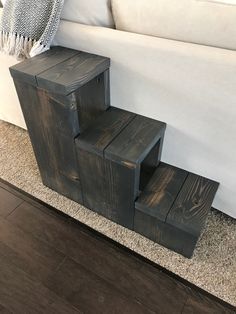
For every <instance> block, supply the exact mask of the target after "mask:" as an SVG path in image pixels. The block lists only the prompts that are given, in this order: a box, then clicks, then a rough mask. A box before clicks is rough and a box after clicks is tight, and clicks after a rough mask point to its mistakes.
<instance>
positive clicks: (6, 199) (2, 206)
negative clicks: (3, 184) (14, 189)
mask: <svg viewBox="0 0 236 314" xmlns="http://www.w3.org/2000/svg"><path fill="white" fill-rule="evenodd" d="M21 203H23V200H22V199H21V198H19V197H17V196H15V195H13V194H11V193H9V192H8V191H6V190H5V189H3V188H0V216H1V217H6V216H7V215H9V214H10V213H11V212H12V211H13V210H14V209H15V208H16V207H17V206H19V205H20V204H21Z"/></svg>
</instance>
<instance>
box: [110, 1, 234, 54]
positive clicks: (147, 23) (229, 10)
mask: <svg viewBox="0 0 236 314" xmlns="http://www.w3.org/2000/svg"><path fill="white" fill-rule="evenodd" d="M112 10H113V17H114V20H115V25H116V28H117V29H119V30H123V31H129V32H135V33H140V34H146V35H151V36H157V37H163V38H168V39H174V40H181V41H186V42H191V43H197V44H204V45H209V46H215V47H221V48H228V49H233V50H235V49H236V24H235V23H236V0H148V1H147V0H135V1H133V0H112Z"/></svg>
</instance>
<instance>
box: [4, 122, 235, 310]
mask: <svg viewBox="0 0 236 314" xmlns="http://www.w3.org/2000/svg"><path fill="white" fill-rule="evenodd" d="M0 177H1V178H2V179H4V180H6V181H8V182H10V183H12V184H13V185H15V186H17V187H19V188H21V189H22V190H24V191H26V192H28V193H30V194H31V195H33V196H35V197H37V198H39V199H41V200H42V201H44V202H46V203H48V204H50V205H52V206H54V207H56V208H57V209H59V210H61V211H63V212H65V213H67V214H69V215H70V216H72V217H74V218H75V219H77V220H79V221H81V222H83V223H85V224H87V225H89V226H90V227H92V228H94V229H96V230H98V231H99V232H101V233H103V234H105V235H106V236H108V237H110V238H112V239H114V240H116V241H117V242H120V243H121V244H123V245H125V246H127V247H128V248H130V249H132V250H134V251H136V252H137V253H139V254H141V255H143V256H145V257H147V258H148V259H150V260H152V261H153V262H155V263H157V264H159V265H161V266H163V267H165V268H167V269H169V270H170V271H172V272H174V273H176V274H177V275H180V276H181V277H183V278H185V279H187V280H188V281H190V282H192V283H194V284H196V285H197V286H199V287H201V288H203V289H205V290H207V291H208V292H210V293H212V294H214V295H215V296H217V297H219V298H221V299H223V300H225V301H227V302H229V303H231V304H232V305H236V221H235V220H233V219H230V218H226V217H225V216H223V215H221V214H220V213H218V212H216V211H212V212H211V213H210V215H209V218H208V221H207V226H206V229H205V232H204V233H203V235H202V237H201V239H200V241H199V243H198V245H197V248H196V250H195V254H194V257H193V258H192V259H191V260H189V259H186V258H184V257H182V256H180V255H178V254H176V253H173V252H171V251H169V250H168V249H165V248H163V247H161V246H160V245H158V244H156V243H153V242H152V241H150V240H148V239H145V238H144V237H142V236H140V235H138V234H136V233H135V232H132V231H129V230H127V229H125V228H123V227H121V226H118V225H116V224H115V223H113V222H111V221H109V220H107V219H105V218H103V217H101V216H99V215H97V214H95V213H93V212H92V211H90V210H88V209H86V208H84V207H83V206H80V205H78V204H77V203H74V202H72V201H70V200H68V199H67V198H65V197H63V196H61V195H58V194H57V193H56V192H53V191H52V190H50V189H48V188H46V187H45V186H43V184H42V183H41V180H40V175H39V172H38V169H37V165H36V162H35V158H34V155H33V151H32V148H31V144H30V141H29V137H28V133H27V132H26V131H24V130H22V129H20V128H17V127H15V126H13V125H10V124H8V123H5V122H1V121H0Z"/></svg>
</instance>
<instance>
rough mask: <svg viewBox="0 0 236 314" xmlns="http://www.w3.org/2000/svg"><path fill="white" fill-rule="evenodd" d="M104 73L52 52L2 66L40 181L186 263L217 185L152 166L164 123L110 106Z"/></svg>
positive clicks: (87, 61) (102, 63) (103, 66)
mask: <svg viewBox="0 0 236 314" xmlns="http://www.w3.org/2000/svg"><path fill="white" fill-rule="evenodd" d="M109 67H110V60H109V59H108V58H104V57H101V56H97V55H92V54H88V53H85V52H79V51H75V50H71V49H67V48H63V47H54V48H52V49H51V50H49V51H47V52H46V53H44V54H42V55H39V56H37V57H34V58H32V59H28V60H26V61H24V62H22V63H19V64H17V65H15V66H13V67H11V68H10V71H11V74H12V76H13V78H14V83H15V86H16V90H17V93H18V97H19V100H20V103H21V107H22V111H23V114H24V117H25V121H26V124H27V127H28V131H29V135H30V138H31V142H32V145H33V149H34V153H35V156H36V159H37V163H38V166H39V170H40V173H41V177H42V181H43V183H44V184H45V185H46V186H48V187H49V188H51V189H53V190H55V191H57V192H58V193H60V194H63V195H65V196H67V197H68V198H70V199H72V200H74V201H76V202H79V203H80V204H83V205H84V206H86V207H88V208H90V209H91V210H93V211H95V212H97V213H99V214H101V215H103V216H105V217H107V218H108V219H110V220H112V221H115V222H116V223H118V224H120V225H122V226H124V227H127V228H129V229H131V230H134V231H136V232H138V233H140V234H142V235H144V236H145V237H147V238H149V239H151V240H153V241H155V242H158V243H160V244H161V245H163V246H165V247H167V248H169V249H172V250H174V251H176V252H178V253H180V254H182V255H184V256H186V257H191V256H192V254H193V250H194V247H195V245H196V243H197V240H198V238H199V236H200V234H201V231H202V229H203V227H204V223H205V221H206V218H207V214H208V211H209V210H210V208H211V205H212V202H213V199H214V196H215V193H216V191H217V189H218V183H216V182H214V181H212V180H209V179H207V178H204V177H201V176H198V175H196V174H193V173H189V172H187V171H185V170H182V169H179V168H176V167H174V166H172V165H168V164H166V163H163V162H160V160H161V152H162V145H163V141H164V134H165V129H166V124H165V123H163V122H160V121H156V120H153V119H150V118H146V117H143V116H140V115H137V114H134V113H131V112H128V111H125V110H121V109H118V108H114V107H110V86H109Z"/></svg>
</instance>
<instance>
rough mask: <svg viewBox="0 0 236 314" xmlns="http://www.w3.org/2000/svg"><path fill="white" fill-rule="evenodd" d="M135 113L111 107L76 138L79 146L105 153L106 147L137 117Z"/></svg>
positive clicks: (101, 153) (89, 150)
mask: <svg viewBox="0 0 236 314" xmlns="http://www.w3.org/2000/svg"><path fill="white" fill-rule="evenodd" d="M135 116H136V115H135V114H134V113H131V112H128V111H125V110H122V109H118V108H114V107H111V108H110V109H109V110H107V111H106V112H104V113H103V114H102V115H101V116H100V117H99V118H98V119H97V120H96V122H95V123H94V124H93V125H92V126H91V127H90V128H89V130H87V131H86V133H84V134H82V135H81V136H79V137H78V139H77V140H76V145H77V147H78V148H82V149H84V150H86V151H88V152H92V153H95V154H97V155H99V156H103V155H104V150H105V148H106V147H107V146H108V145H109V144H110V143H111V142H112V140H113V139H114V138H115V137H116V136H117V135H118V134H119V133H120V132H121V131H122V130H123V129H124V128H125V127H126V126H127V125H128V124H129V123H130V122H131V121H132V119H134V118H135Z"/></svg>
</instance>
